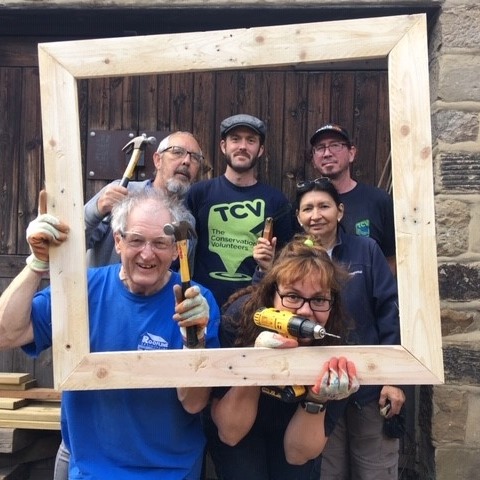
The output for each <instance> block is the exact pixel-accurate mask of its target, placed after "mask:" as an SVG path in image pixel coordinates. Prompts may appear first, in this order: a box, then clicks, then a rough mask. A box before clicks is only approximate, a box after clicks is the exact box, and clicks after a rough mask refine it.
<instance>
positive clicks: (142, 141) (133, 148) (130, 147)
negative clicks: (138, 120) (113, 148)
mask: <svg viewBox="0 0 480 480" xmlns="http://www.w3.org/2000/svg"><path fill="white" fill-rule="evenodd" d="M156 143H157V139H156V138H155V137H147V136H146V135H145V133H143V134H142V135H140V136H138V137H135V138H132V139H131V140H130V141H129V142H128V143H127V144H126V145H125V146H124V147H123V148H122V151H123V152H125V153H126V154H129V153H130V152H132V156H131V157H130V160H129V162H128V165H127V168H126V169H125V172H124V173H123V177H122V180H121V182H120V185H121V186H122V187H126V186H127V185H128V182H129V181H130V180H131V179H132V177H133V174H134V172H135V168H136V167H137V163H138V161H139V160H140V157H141V156H142V152H144V151H145V148H146V147H147V145H148V144H150V145H155V144H156Z"/></svg>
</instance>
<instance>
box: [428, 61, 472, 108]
mask: <svg viewBox="0 0 480 480" xmlns="http://www.w3.org/2000/svg"><path fill="white" fill-rule="evenodd" d="M438 60H439V64H438V68H439V70H438V91H437V96H438V98H439V99H441V100H443V101H445V102H466V101H472V102H478V101H480V76H479V75H478V72H479V71H480V56H479V55H475V54H460V53H459V54H445V55H440V56H439V59H438Z"/></svg>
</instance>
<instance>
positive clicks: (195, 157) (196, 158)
mask: <svg viewBox="0 0 480 480" xmlns="http://www.w3.org/2000/svg"><path fill="white" fill-rule="evenodd" d="M163 152H170V154H171V155H173V156H174V157H175V159H176V160H183V159H184V158H185V157H186V156H187V155H190V158H191V159H192V161H193V162H196V163H202V162H203V160H204V158H205V157H204V156H203V155H202V154H201V153H196V152H191V151H190V150H187V149H186V148H183V147H179V146H177V145H172V146H171V147H167V148H166V149H165V150H162V151H161V152H160V153H163Z"/></svg>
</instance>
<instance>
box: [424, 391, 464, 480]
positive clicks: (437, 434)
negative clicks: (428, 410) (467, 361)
mask: <svg viewBox="0 0 480 480" xmlns="http://www.w3.org/2000/svg"><path fill="white" fill-rule="evenodd" d="M433 401H434V406H433V418H434V419H435V421H434V423H433V426H432V440H433V442H434V444H435V445H437V446H441V445H443V444H446V443H452V442H455V443H460V444H463V442H464V441H465V428H466V427H465V422H466V421H467V411H468V408H467V407H468V395H467V393H466V392H464V391H461V390H459V389H458V388H452V387H448V386H437V387H435V389H434V396H433ZM452 478H454V477H452Z"/></svg>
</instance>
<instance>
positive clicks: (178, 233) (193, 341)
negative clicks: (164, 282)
mask: <svg viewBox="0 0 480 480" xmlns="http://www.w3.org/2000/svg"><path fill="white" fill-rule="evenodd" d="M192 230H193V229H192V226H191V225H190V223H188V222H187V221H185V220H182V221H180V222H173V223H166V224H165V225H164V227H163V231H164V233H165V235H173V236H174V237H175V241H176V242H177V251H178V259H179V262H180V279H181V280H182V297H183V298H182V300H183V299H184V298H185V290H187V288H189V287H190V269H189V267H188V247H187V240H188V236H189V233H190V232H192ZM197 344H198V338H197V327H196V325H193V326H191V327H187V347H188V348H193V347H195V346H196V345H197Z"/></svg>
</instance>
